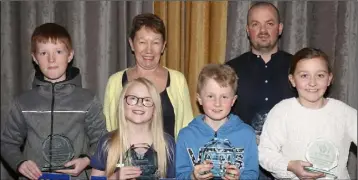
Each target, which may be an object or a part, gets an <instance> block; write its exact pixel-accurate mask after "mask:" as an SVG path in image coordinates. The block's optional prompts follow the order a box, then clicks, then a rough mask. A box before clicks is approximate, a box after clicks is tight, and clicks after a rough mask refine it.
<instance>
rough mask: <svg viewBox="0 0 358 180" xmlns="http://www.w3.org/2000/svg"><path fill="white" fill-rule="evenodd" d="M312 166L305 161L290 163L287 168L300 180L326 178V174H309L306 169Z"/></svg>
mask: <svg viewBox="0 0 358 180" xmlns="http://www.w3.org/2000/svg"><path fill="white" fill-rule="evenodd" d="M310 166H312V164H311V163H309V162H305V161H300V160H296V161H290V162H289V163H288V166H287V170H288V171H291V172H293V173H294V174H295V175H296V176H297V177H298V178H299V179H318V178H321V177H324V176H325V174H324V173H319V172H309V171H306V170H305V169H304V167H310Z"/></svg>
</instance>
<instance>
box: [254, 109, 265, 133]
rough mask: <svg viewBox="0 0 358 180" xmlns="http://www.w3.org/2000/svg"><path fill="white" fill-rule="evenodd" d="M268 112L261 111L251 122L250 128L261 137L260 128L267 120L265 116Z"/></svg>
mask: <svg viewBox="0 0 358 180" xmlns="http://www.w3.org/2000/svg"><path fill="white" fill-rule="evenodd" d="M268 112H269V111H267V110H263V111H260V112H258V113H256V114H255V116H254V117H253V119H252V121H251V126H252V127H253V128H254V130H255V133H256V135H261V132H262V127H263V126H264V123H265V121H266V118H267V114H268Z"/></svg>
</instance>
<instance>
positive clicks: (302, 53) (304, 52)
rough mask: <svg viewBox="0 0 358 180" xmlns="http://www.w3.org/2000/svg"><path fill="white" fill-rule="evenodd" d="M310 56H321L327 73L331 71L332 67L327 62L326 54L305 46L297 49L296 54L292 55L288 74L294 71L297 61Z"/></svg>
mask: <svg viewBox="0 0 358 180" xmlns="http://www.w3.org/2000/svg"><path fill="white" fill-rule="evenodd" d="M312 58H321V59H322V60H323V61H324V62H325V63H326V65H327V69H328V73H332V67H331V65H330V63H329V58H328V56H327V54H326V53H324V52H323V51H322V50H320V49H315V48H309V47H306V48H303V49H301V50H299V51H297V52H296V54H295V55H293V57H292V63H291V67H290V70H289V74H292V75H293V74H294V73H295V70H296V67H297V63H298V62H300V61H301V60H305V59H312Z"/></svg>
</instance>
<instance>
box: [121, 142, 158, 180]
mask: <svg viewBox="0 0 358 180" xmlns="http://www.w3.org/2000/svg"><path fill="white" fill-rule="evenodd" d="M124 162H125V163H124V165H125V166H137V167H140V169H141V171H142V174H141V176H140V177H138V178H136V179H139V180H142V179H159V172H158V162H157V152H156V151H155V150H154V149H153V148H151V147H150V145H149V144H147V143H140V144H133V145H132V146H131V147H130V149H128V150H127V152H126V154H125V159H124Z"/></svg>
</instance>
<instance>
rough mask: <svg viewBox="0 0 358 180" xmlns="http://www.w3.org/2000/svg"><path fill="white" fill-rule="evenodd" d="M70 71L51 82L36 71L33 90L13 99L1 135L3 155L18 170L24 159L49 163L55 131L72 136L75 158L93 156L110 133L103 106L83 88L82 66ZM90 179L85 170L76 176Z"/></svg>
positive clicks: (41, 163)
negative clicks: (46, 149) (47, 144)
mask: <svg viewBox="0 0 358 180" xmlns="http://www.w3.org/2000/svg"><path fill="white" fill-rule="evenodd" d="M66 74H67V76H66V77H67V78H66V80H65V81H62V82H58V83H50V82H47V81H45V80H43V75H42V73H40V72H36V76H35V78H34V82H33V88H32V90H29V91H27V92H25V93H23V94H21V95H20V96H18V97H16V98H15V99H14V100H13V102H12V106H11V108H10V112H9V115H8V119H7V120H6V123H5V127H4V129H3V132H2V134H1V156H2V157H3V159H4V160H5V161H6V162H7V163H8V164H9V165H10V167H11V168H12V169H14V170H15V171H17V168H18V166H19V164H20V163H22V162H23V161H24V160H32V161H34V162H35V163H36V164H37V166H38V167H39V168H40V170H41V167H43V166H44V165H45V164H48V163H47V162H46V160H45V158H44V156H43V150H42V149H43V142H44V141H45V139H46V138H48V137H49V135H51V134H53V135H55V134H59V135H63V136H66V137H67V138H68V139H70V141H71V142H72V144H73V149H74V158H78V157H79V156H80V155H88V156H92V154H93V153H94V151H95V150H96V147H97V142H98V140H99V139H100V137H101V136H102V135H104V134H105V133H107V130H106V125H105V119H104V115H103V112H102V105H101V103H100V102H99V100H98V99H97V98H96V96H95V95H94V94H92V93H91V92H90V91H89V90H86V89H84V88H82V87H81V77H80V72H79V69H77V68H75V67H69V68H68V70H67V73H66ZM51 125H52V126H51ZM51 127H52V128H51ZM21 146H23V151H22V152H21V150H20V147H21ZM88 176H90V174H88ZM86 178H87V177H86V175H85V174H84V173H82V174H81V175H80V176H78V177H77V178H76V177H73V179H86Z"/></svg>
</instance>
